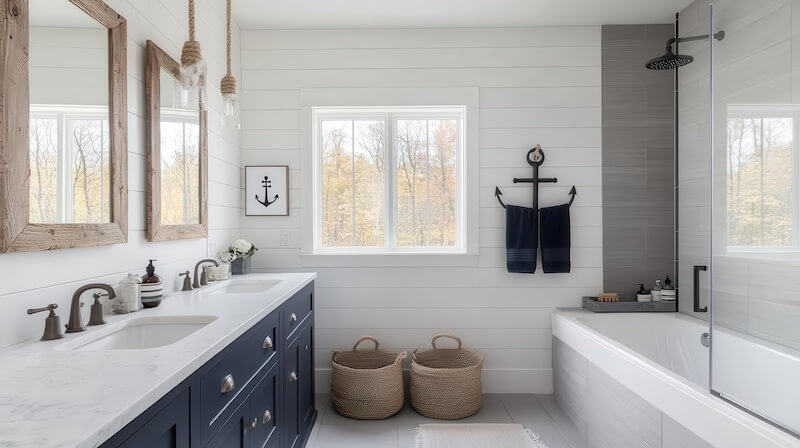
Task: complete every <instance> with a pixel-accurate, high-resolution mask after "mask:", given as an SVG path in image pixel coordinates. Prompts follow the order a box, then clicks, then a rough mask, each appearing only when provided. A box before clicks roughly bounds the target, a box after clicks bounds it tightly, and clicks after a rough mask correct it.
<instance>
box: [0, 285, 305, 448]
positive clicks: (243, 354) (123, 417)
mask: <svg viewBox="0 0 800 448" xmlns="http://www.w3.org/2000/svg"><path fill="white" fill-rule="evenodd" d="M314 277H315V275H314V274H254V275H248V276H243V277H241V278H238V279H234V280H228V281H222V282H216V283H212V284H211V285H209V286H205V287H203V288H201V289H198V290H194V291H191V292H182V293H174V294H172V295H171V296H169V297H168V298H166V299H165V300H164V302H163V304H162V305H161V306H160V307H158V308H154V309H152V310H145V311H141V312H137V313H132V314H127V315H120V316H117V315H114V316H107V317H108V321H109V322H108V324H106V325H102V326H98V327H88V328H87V331H85V332H83V333H79V334H77V335H73V334H70V335H67V337H66V338H64V339H60V340H57V341H47V342H40V341H31V342H26V343H23V344H18V345H17V346H14V347H11V348H8V349H6V350H3V351H0V362H2V363H3V364H5V363H7V362H8V363H9V364H7V365H14V366H15V367H14V368H13V369H12V370H13V371H12V372H11V378H9V379H10V381H3V382H2V383H3V384H2V385H0V392H2V396H3V397H5V398H6V400H4V402H3V403H0V416H1V417H2V418H0V422H2V423H0V432H1V433H3V440H4V441H7V442H11V444H12V445H14V446H40V447H51V446H52V447H55V446H59V447H65V446H69V447H73V446H74V447H95V446H102V447H104V448H111V447H124V448H134V447H147V448H161V447H174V448H184V447H186V448H188V447H198V448H200V447H202V448H206V447H208V448H236V447H242V448H244V447H248V448H250V447H253V448H256V447H258V448H263V447H275V448H278V447H286V448H294V447H301V446H303V445H304V444H305V442H306V440H307V438H308V435H309V433H310V431H311V428H312V426H313V424H314V420H315V418H316V410H315V406H314V362H313V353H314V341H313V328H314V304H313V303H314V282H313V280H314ZM11 363H13V364H11ZM26 367H27V368H26ZM37 373H38V374H37ZM15 385H16V387H15ZM87 385H89V386H91V387H87ZM43 427H47V428H48V430H47V431H45V432H42V431H40V430H38V431H37V430H36V429H35V428H39V429H41V428H43Z"/></svg>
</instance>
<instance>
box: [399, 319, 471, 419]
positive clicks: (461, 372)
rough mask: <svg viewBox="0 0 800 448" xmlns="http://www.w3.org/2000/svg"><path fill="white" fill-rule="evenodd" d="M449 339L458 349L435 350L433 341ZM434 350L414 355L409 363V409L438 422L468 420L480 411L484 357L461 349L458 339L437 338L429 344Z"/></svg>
mask: <svg viewBox="0 0 800 448" xmlns="http://www.w3.org/2000/svg"><path fill="white" fill-rule="evenodd" d="M439 338H450V339H453V340H455V341H456V342H458V348H455V349H452V348H437V347H436V340H437V339H439ZM431 345H432V346H433V350H427V351H421V352H414V356H413V358H412V360H411V406H413V407H414V409H416V411H417V412H419V413H420V414H422V415H424V416H426V417H431V418H438V419H445V420H455V419H459V418H464V417H469V416H470V415H472V414H474V413H476V412H478V410H479V409H480V408H481V398H482V393H481V392H482V391H481V368H482V367H483V357H482V356H481V355H480V354H478V353H476V352H473V351H470V350H463V349H462V348H461V339H459V338H458V337H456V336H453V335H449V334H440V335H436V336H434V337H433V340H431Z"/></svg>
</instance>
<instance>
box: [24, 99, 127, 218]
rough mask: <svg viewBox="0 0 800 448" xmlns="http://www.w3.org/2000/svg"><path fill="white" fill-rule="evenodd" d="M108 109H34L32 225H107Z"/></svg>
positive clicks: (108, 176)
mask: <svg viewBox="0 0 800 448" xmlns="http://www.w3.org/2000/svg"><path fill="white" fill-rule="evenodd" d="M109 142H110V136H109V123H108V108H107V107H104V106H103V107H93V106H75V107H72V106H56V105H53V106H39V105H31V115H30V166H31V170H30V171H31V172H30V217H29V219H30V222H32V223H40V224H61V223H96V224H97V223H108V222H110V220H111V213H110V203H109V198H110V195H109V193H108V192H109V189H110V185H111V177H110V171H109Z"/></svg>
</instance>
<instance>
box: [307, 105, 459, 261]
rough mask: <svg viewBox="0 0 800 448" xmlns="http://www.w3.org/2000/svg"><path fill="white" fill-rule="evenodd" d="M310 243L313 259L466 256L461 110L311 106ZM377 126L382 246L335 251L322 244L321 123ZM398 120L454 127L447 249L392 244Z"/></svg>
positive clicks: (394, 223)
mask: <svg viewBox="0 0 800 448" xmlns="http://www.w3.org/2000/svg"><path fill="white" fill-rule="evenodd" d="M311 115H312V120H311V122H312V139H311V140H312V145H311V146H312V148H311V153H312V156H311V157H312V162H313V170H312V176H311V177H312V179H311V181H312V191H313V192H312V208H313V213H312V216H313V219H312V229H313V230H312V242H313V246H312V247H313V254H315V255H335V254H339V255H374V254H378V255H387V254H390V255H391V254H397V255H410V254H420V255H430V254H442V255H459V254H467V253H468V244H467V230H466V228H467V226H466V222H467V207H466V197H467V188H466V183H467V182H466V177H467V174H466V173H467V171H466V165H467V163H466V159H467V138H466V128H467V106H466V105H452V106H393V107H369V106H358V107H312V108H311ZM333 120H336V121H367V120H372V121H383V123H384V125H385V126H386V132H385V134H384V142H383V146H384V151H385V154H384V157H385V160H386V162H387V166H388V168H387V170H386V173H385V176H384V177H385V178H384V180H383V181H384V201H385V203H384V207H383V212H384V232H383V234H384V235H383V236H384V238H383V239H384V245H383V246H336V247H325V246H323V245H322V240H323V238H322V203H321V196H322V184H323V182H322V163H323V162H322V133H321V126H322V122H323V121H333ZM398 120H455V122H456V127H457V129H456V140H457V144H456V198H455V209H456V211H455V221H456V222H455V225H456V242H455V244H454V245H453V246H399V245H398V244H397V229H398V227H397V217H398V214H399V213H398V201H397V175H396V173H397V166H398V158H397V126H396V123H397V121H398Z"/></svg>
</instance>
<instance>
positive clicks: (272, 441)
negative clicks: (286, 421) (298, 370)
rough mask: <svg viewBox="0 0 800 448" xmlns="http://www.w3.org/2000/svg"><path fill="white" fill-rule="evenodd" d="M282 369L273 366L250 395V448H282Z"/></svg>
mask: <svg viewBox="0 0 800 448" xmlns="http://www.w3.org/2000/svg"><path fill="white" fill-rule="evenodd" d="M280 371H281V370H280V368H279V367H278V365H275V366H273V367H272V368H271V369H270V370H269V372H267V374H266V375H264V378H263V379H262V380H261V382H260V383H258V385H257V386H256V388H255V389H254V390H253V392H252V393H251V394H250V399H249V404H250V422H251V430H250V447H251V448H280V446H281V434H280V431H279V428H280V426H278V412H282V411H281V410H280V405H281V399H280V397H281V391H280V386H281V385H280ZM253 426H255V427H253Z"/></svg>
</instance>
